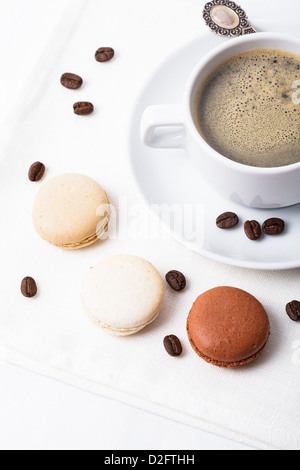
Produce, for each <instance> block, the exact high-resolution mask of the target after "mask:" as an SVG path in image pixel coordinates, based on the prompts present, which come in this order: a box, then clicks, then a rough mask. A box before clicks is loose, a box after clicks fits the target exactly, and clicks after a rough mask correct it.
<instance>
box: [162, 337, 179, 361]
mask: <svg viewBox="0 0 300 470" xmlns="http://www.w3.org/2000/svg"><path fill="white" fill-rule="evenodd" d="M164 347H165V350H166V351H167V353H168V354H170V356H173V357H175V356H180V354H181V353H182V346H181V342H180V340H179V339H178V338H177V336H175V335H168V336H166V337H165V338H164Z"/></svg>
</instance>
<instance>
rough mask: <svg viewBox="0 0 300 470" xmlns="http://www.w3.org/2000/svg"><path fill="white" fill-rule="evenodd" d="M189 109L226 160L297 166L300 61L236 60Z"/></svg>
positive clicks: (279, 55) (260, 55) (277, 54)
mask: <svg viewBox="0 0 300 470" xmlns="http://www.w3.org/2000/svg"><path fill="white" fill-rule="evenodd" d="M297 90H298V92H297ZM193 108H194V109H193V117H194V121H195V124H196V126H197V129H198V131H199V133H200V134H201V136H202V137H203V138H204V139H205V140H206V142H207V143H208V144H209V145H210V146H211V147H212V148H213V149H214V150H216V151H217V152H219V153H220V154H222V155H224V156H225V157H227V158H229V159H231V160H234V161H236V162H238V163H242V164H245V165H250V166H256V167H268V168H271V167H280V166H285V165H290V164H293V163H297V162H299V161H300V55H299V56H298V55H296V54H293V53H291V52H286V51H281V50H276V49H254V50H251V51H247V52H244V53H241V54H238V55H235V56H233V57H231V58H230V59H228V60H226V61H224V62H223V63H222V64H221V65H220V66H219V67H218V68H216V69H215V70H214V71H213V72H212V73H211V74H210V75H209V76H208V77H207V78H206V80H205V81H204V82H203V83H202V84H201V85H200V87H199V89H198V91H197V93H196V95H195V99H194V106H193Z"/></svg>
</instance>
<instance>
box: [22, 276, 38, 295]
mask: <svg viewBox="0 0 300 470" xmlns="http://www.w3.org/2000/svg"><path fill="white" fill-rule="evenodd" d="M21 292H22V294H23V295H24V297H29V298H30V297H34V296H35V295H36V294H37V285H36V282H35V280H34V279H33V278H32V277H25V278H24V279H23V281H22V283H21Z"/></svg>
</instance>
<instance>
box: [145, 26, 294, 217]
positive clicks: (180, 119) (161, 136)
mask: <svg viewBox="0 0 300 470" xmlns="http://www.w3.org/2000/svg"><path fill="white" fill-rule="evenodd" d="M257 48H264V49H280V50H285V51H289V52H292V53H296V54H299V55H300V40H298V39H296V38H293V37H290V36H286V35H281V34H277V33H256V34H250V35H248V36H241V37H239V38H234V39H231V40H228V41H226V42H225V43H224V44H222V45H221V46H219V47H217V48H215V49H214V50H212V51H211V52H210V53H209V54H207V55H206V56H205V57H204V58H203V59H202V60H201V62H200V63H199V64H198V65H197V66H196V67H195V68H194V70H193V72H192V73H191V75H190V78H189V79H188V81H187V84H186V87H185V91H184V96H183V103H182V104H179V105H154V106H149V107H148V108H146V110H145V111H144V114H143V117H142V121H141V138H142V141H143V142H144V144H145V145H147V146H149V147H154V148H169V149H176V148H184V149H186V151H187V154H188V155H189V156H190V157H191V158H192V160H193V162H194V163H195V164H196V165H197V167H198V168H199V170H200V172H201V174H202V175H203V177H204V178H205V180H206V181H208V183H209V184H210V185H211V186H212V187H213V188H214V189H215V190H217V191H218V192H220V193H221V194H222V195H223V197H224V198H226V199H228V200H231V201H234V202H239V203H241V204H244V205H246V206H249V207H255V208H279V207H287V206H291V205H293V204H298V203H300V162H299V163H295V164H292V165H287V166H281V167H276V168H261V167H253V166H248V165H244V164H241V163H237V162H234V161H233V160H230V159H229V158H226V157H224V156H223V155H221V154H220V153H218V152H216V151H215V150H214V149H213V148H212V147H210V146H209V145H208V143H207V142H206V141H205V140H204V139H203V137H202V136H201V135H200V133H199V132H198V130H197V127H196V125H195V123H194V120H193V117H192V107H193V102H194V98H195V94H196V92H197V90H198V89H199V86H200V84H201V83H202V82H203V81H204V80H205V78H206V77H207V76H208V75H209V74H210V73H211V72H212V71H213V70H214V69H216V67H218V65H220V64H221V63H222V62H223V61H224V60H226V59H228V58H230V57H232V56H234V55H236V54H239V53H242V52H246V51H249V50H251V49H257ZM299 125H300V123H299ZM299 160H300V155H299Z"/></svg>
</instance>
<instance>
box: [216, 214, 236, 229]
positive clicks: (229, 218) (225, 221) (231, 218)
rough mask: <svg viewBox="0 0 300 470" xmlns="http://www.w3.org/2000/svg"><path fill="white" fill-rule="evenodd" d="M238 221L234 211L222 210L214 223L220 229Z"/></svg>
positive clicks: (232, 225)
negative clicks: (222, 212)
mask: <svg viewBox="0 0 300 470" xmlns="http://www.w3.org/2000/svg"><path fill="white" fill-rule="evenodd" d="M238 222H239V218H238V216H237V215H236V214H235V213H234V212H224V214H221V215H219V217H218V218H217V220H216V224H217V226H218V227H219V228H221V229H228V228H232V227H235V226H236V225H237V224H238Z"/></svg>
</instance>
